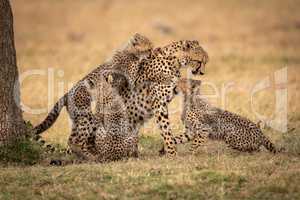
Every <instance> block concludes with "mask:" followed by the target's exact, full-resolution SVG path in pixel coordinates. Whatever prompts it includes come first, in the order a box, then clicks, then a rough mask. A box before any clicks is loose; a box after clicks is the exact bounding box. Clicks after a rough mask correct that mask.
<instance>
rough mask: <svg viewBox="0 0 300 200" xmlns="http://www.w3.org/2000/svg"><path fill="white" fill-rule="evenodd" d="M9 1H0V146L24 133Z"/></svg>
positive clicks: (24, 127)
mask: <svg viewBox="0 0 300 200" xmlns="http://www.w3.org/2000/svg"><path fill="white" fill-rule="evenodd" d="M18 78H19V75H18V68H17V63H16V50H15V44H14V31H13V15H12V10H11V6H10V3H9V0H0V144H3V143H7V142H8V141H10V139H12V138H16V137H18V136H21V135H23V134H24V133H25V131H26V126H25V124H24V121H23V117H22V111H21V109H20V87H19V81H18Z"/></svg>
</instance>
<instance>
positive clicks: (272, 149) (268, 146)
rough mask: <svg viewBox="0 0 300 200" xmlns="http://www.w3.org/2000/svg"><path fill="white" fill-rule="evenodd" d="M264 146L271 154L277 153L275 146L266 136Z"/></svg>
mask: <svg viewBox="0 0 300 200" xmlns="http://www.w3.org/2000/svg"><path fill="white" fill-rule="evenodd" d="M263 146H264V147H265V148H266V149H268V150H269V151H270V152H272V153H277V150H276V147H275V145H274V144H273V143H272V142H271V141H270V140H269V138H267V137H266V136H263Z"/></svg>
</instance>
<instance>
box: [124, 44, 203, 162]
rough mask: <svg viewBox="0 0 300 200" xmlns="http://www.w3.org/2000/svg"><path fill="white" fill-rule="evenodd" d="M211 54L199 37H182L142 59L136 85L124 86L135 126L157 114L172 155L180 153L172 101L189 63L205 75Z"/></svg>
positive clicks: (128, 108) (132, 122) (127, 106)
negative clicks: (171, 114) (172, 126)
mask: <svg viewBox="0 0 300 200" xmlns="http://www.w3.org/2000/svg"><path fill="white" fill-rule="evenodd" d="M207 62H208V54H207V53H206V51H204V49H203V48H202V47H201V46H200V45H199V43H198V42H197V41H189V40H182V41H178V42H173V43H171V44H169V45H166V46H164V47H161V48H156V49H154V50H153V51H152V52H151V54H150V56H149V57H148V58H147V59H144V60H143V62H141V64H140V65H141V66H140V71H139V75H138V77H137V80H136V81H135V84H134V85H135V86H134V88H128V87H123V88H122V89H121V90H120V91H121V92H120V96H122V97H123V100H124V104H125V106H126V110H127V114H128V119H129V123H130V126H131V127H132V129H137V130H139V129H140V127H141V126H142V125H143V124H144V123H145V122H146V121H148V120H149V119H150V118H152V117H153V116H154V117H155V119H156V123H157V124H158V127H159V128H160V130H161V136H162V138H163V141H164V147H165V150H166V152H167V155H168V156H171V157H173V156H174V155H176V148H175V144H174V142H173V135H172V133H171V129H170V123H169V116H168V107H167V105H168V103H169V102H170V101H171V99H172V96H173V93H174V88H175V87H176V84H177V80H179V78H180V76H181V74H180V69H181V68H182V67H184V66H186V65H188V66H190V67H191V68H192V73H193V74H194V75H198V74H199V75H200V74H201V75H203V74H204V71H203V70H204V66H205V65H206V63H207Z"/></svg>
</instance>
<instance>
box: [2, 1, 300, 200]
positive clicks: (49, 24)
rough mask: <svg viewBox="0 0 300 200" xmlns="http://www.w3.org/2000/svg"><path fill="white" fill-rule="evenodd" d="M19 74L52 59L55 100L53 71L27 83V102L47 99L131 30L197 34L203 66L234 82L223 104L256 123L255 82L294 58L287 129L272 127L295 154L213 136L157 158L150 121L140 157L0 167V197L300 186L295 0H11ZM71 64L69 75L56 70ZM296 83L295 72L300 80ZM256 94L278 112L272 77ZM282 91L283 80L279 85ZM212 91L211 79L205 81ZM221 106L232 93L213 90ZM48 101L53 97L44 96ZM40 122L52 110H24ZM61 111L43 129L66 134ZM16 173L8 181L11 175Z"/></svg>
mask: <svg viewBox="0 0 300 200" xmlns="http://www.w3.org/2000/svg"><path fill="white" fill-rule="evenodd" d="M12 4H13V10H14V16H15V37H16V47H17V54H18V55H17V56H18V65H19V69H20V72H21V73H23V72H26V71H28V70H33V69H42V70H46V72H47V69H48V68H49V67H51V68H53V69H54V83H55V85H54V97H53V98H54V99H50V100H48V96H47V95H48V84H47V75H44V76H31V77H30V78H28V79H26V80H25V81H24V82H23V84H22V88H21V92H22V101H23V103H24V104H26V105H28V106H30V107H33V108H43V107H47V106H49V107H51V106H52V105H53V102H54V101H55V100H57V99H58V98H59V96H60V95H61V92H59V90H60V89H59V88H60V87H61V86H60V85H61V83H64V88H63V89H64V90H65V91H66V90H67V84H69V83H74V82H76V81H77V80H79V79H80V78H81V77H83V76H84V75H85V74H87V73H88V72H89V71H91V70H92V69H93V68H94V67H95V66H97V65H98V64H100V63H102V62H103V61H104V60H105V59H106V58H107V57H108V56H109V55H110V54H111V53H112V51H113V50H114V49H116V48H118V47H119V46H120V44H122V43H123V42H124V41H126V40H127V39H128V38H129V37H130V36H131V35H132V34H133V33H135V32H140V33H142V34H145V35H146V36H148V37H149V38H151V39H152V40H153V41H154V42H155V44H156V45H157V46H158V45H164V44H167V43H169V42H171V41H174V40H179V39H197V40H199V41H200V42H201V43H202V45H203V47H204V48H205V49H206V50H207V51H208V53H209V56H210V62H209V64H208V66H207V74H206V75H205V76H203V77H201V79H202V80H204V81H209V82H211V83H213V84H215V85H216V86H217V89H218V91H219V92H221V89H222V87H223V85H226V84H228V83H230V82H232V83H233V84H234V85H233V86H232V87H231V88H230V90H228V93H227V95H226V104H225V106H226V109H229V110H231V111H234V112H237V113H240V114H242V115H245V116H247V117H249V118H250V119H252V120H254V121H257V120H258V119H257V117H256V115H255V114H254V112H253V110H252V109H251V104H250V95H251V93H250V92H251V88H253V87H254V85H255V84H257V83H258V82H259V81H261V80H263V79H264V78H266V77H268V76H272V75H273V74H274V72H275V71H276V70H279V69H281V68H283V67H288V84H287V88H288V103H287V104H288V130H289V131H288V132H287V133H285V134H282V133H280V132H277V131H274V130H272V129H266V130H265V132H266V134H267V135H268V136H270V138H272V140H273V141H275V142H276V144H278V145H284V146H285V147H286V148H287V150H288V153H285V154H280V155H276V156H274V155H271V154H269V153H267V152H264V151H263V152H260V153H255V154H253V155H252V154H242V153H237V152H234V151H231V150H230V149H227V148H225V147H224V145H222V144H219V143H209V144H210V145H208V147H207V148H205V149H204V151H203V152H202V153H201V154H199V155H194V156H190V155H188V154H187V153H186V149H184V148H180V151H179V156H178V157H176V158H175V159H174V160H168V159H165V158H158V156H157V150H158V149H159V146H160V142H161V139H160V138H159V132H158V129H157V128H156V127H155V124H154V123H153V122H152V121H151V122H150V123H148V124H147V125H146V126H145V128H144V129H143V131H142V134H141V135H142V141H141V158H140V159H138V160H130V161H128V162H117V163H111V164H108V165H92V164H91V165H89V164H85V165H78V166H67V167H63V168H49V167H43V166H34V167H30V168H15V167H11V168H2V169H1V170H0V171H1V172H0V174H1V175H0V177H1V178H0V191H1V193H0V199H1V198H3V199H19V198H21V197H22V199H33V198H36V199H39V198H42V197H43V198H46V199H83V198H84V199H98V198H100V197H102V198H108V199H109V198H115V199H120V198H125V199H126V198H135V199H156V198H158V197H163V198H168V199H176V198H177V199H198V198H200V199H201V198H202V199H240V198H246V199H297V198H299V196H300V193H299V191H300V186H299V185H300V171H299V169H300V162H299V161H300V158H299V153H300V147H299V146H300V141H299V137H300V136H299V130H300V123H299V120H300V113H299V103H298V101H297V100H298V99H299V96H297V91H298V90H299V80H297V75H298V74H299V73H300V68H299V67H300V66H299V65H300V57H299V56H300V37H299V35H300V21H299V19H300V14H299V8H300V7H299V3H297V2H296V1H284V2H283V1H279V0H276V1H272V2H270V1H266V0H263V1H250V0H249V1H248V0H247V1H235V0H229V1H221V2H220V1H208V0H205V1H196V0H190V1H180V0H173V1H163V2H162V1H158V0H157V1H156V0H154V1H137V0H132V1H129V0H124V1H121V0H119V1H118V0H115V1H109V0H102V1H100V0H99V1H97V0H88V1H87V0H77V1H71V0H59V1H58V0H52V1H50V0H48V1H46V0H44V1H40V0H33V1H30V2H26V3H25V2H24V1H22V0H13V1H12ZM59 71H63V73H64V75H63V76H62V75H60V74H59ZM297 81H298V82H297ZM271 86H272V87H270V88H269V89H268V90H264V91H262V92H260V93H259V94H257V95H255V97H254V100H255V104H254V108H255V109H256V110H258V111H259V113H260V114H262V115H266V116H268V117H269V118H272V116H273V114H274V113H273V111H274V109H275V89H276V87H273V83H272V84H271ZM277 89H278V88H277ZM203 90H204V91H205V92H206V93H210V92H211V88H208V87H207V88H203ZM213 101H214V103H215V104H216V105H219V106H224V103H223V101H224V98H223V99H222V98H217V99H213ZM48 104H49V105H48ZM179 105H180V97H178V98H176V99H175V100H174V101H173V102H172V104H171V105H170V110H171V112H172V119H171V120H172V123H173V128H174V133H175V134H178V133H179V132H180V131H182V127H181V125H180V118H179V116H180V109H178V107H180V106H179ZM24 116H25V118H26V119H28V120H30V121H32V123H33V124H37V123H39V122H40V121H41V120H42V119H44V117H45V116H46V113H43V114H40V115H33V114H29V113H26V112H25V113H24ZM68 125H69V122H68V117H67V114H66V112H65V111H64V112H63V113H62V115H61V116H60V117H59V119H58V121H57V122H56V123H55V125H54V126H53V127H52V128H51V129H50V130H48V131H47V132H46V133H45V134H44V137H45V138H46V139H47V140H48V141H51V142H54V143H59V144H61V145H65V144H66V140H67V137H68V134H69V132H70V128H69V126H68ZM7 183H9V184H7Z"/></svg>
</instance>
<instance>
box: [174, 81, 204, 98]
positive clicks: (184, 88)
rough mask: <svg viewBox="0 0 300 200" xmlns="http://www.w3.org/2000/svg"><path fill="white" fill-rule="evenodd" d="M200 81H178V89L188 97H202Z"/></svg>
mask: <svg viewBox="0 0 300 200" xmlns="http://www.w3.org/2000/svg"><path fill="white" fill-rule="evenodd" d="M200 86H201V81H200V80H194V79H186V78H182V79H180V80H179V81H178V83H177V87H176V89H177V90H178V92H179V91H181V92H182V93H183V94H185V95H188V96H195V95H200Z"/></svg>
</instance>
